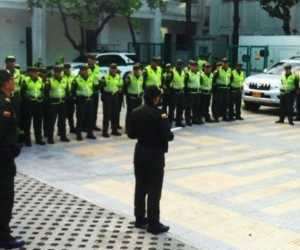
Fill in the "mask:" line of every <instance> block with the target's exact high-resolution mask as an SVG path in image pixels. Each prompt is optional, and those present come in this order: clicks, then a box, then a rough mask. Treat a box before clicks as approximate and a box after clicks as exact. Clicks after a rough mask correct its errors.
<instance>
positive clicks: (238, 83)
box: [231, 70, 245, 88]
mask: <svg viewBox="0 0 300 250" xmlns="http://www.w3.org/2000/svg"><path fill="white" fill-rule="evenodd" d="M232 76H233V79H232V82H231V87H233V88H242V87H243V81H244V78H245V77H244V72H243V71H241V72H240V73H238V72H237V71H236V70H233V71H232Z"/></svg>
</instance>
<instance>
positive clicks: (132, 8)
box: [27, 0, 167, 26]
mask: <svg viewBox="0 0 300 250" xmlns="http://www.w3.org/2000/svg"><path fill="white" fill-rule="evenodd" d="M27 2H28V6H29V7H30V8H33V7H41V6H42V5H43V4H45V5H46V6H47V7H50V8H55V7H58V6H60V7H62V9H63V10H64V12H65V14H66V16H68V17H70V18H71V19H73V20H74V21H76V22H77V23H78V24H79V25H80V26H83V25H85V24H95V23H97V22H98V19H99V15H100V14H113V15H120V16H124V17H129V16H131V15H132V14H133V13H134V12H136V11H138V10H139V9H140V8H141V7H142V6H143V1H140V0H27ZM146 2H147V5H148V7H149V8H151V9H156V8H160V9H161V10H165V8H166V5H167V0H146Z"/></svg>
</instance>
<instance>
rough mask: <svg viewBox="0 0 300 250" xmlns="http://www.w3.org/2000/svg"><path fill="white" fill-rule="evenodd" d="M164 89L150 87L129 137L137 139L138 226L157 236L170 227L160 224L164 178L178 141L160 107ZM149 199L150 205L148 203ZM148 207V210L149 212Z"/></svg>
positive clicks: (135, 163) (136, 111) (135, 159)
mask: <svg viewBox="0 0 300 250" xmlns="http://www.w3.org/2000/svg"><path fill="white" fill-rule="evenodd" d="M160 95H161V93H160V89H159V88H158V87H157V86H155V85H153V86H149V87H146V89H145V93H144V100H145V104H144V105H142V106H141V107H139V108H137V109H135V110H134V111H133V112H132V115H131V120H130V123H131V125H130V126H129V131H128V137H129V138H131V139H137V144H136V146H135V152H134V174H135V180H136V183H135V194H134V215H135V218H136V220H135V227H137V228H143V229H145V228H146V226H147V224H148V228H147V231H148V232H150V233H153V234H160V233H164V232H167V231H168V230H169V229H170V227H168V226H165V225H163V224H161V223H160V206H159V203H160V198H161V191H162V185H163V177H164V166H165V153H166V152H168V142H169V141H172V140H173V139H174V135H173V133H172V132H171V131H170V126H169V122H168V118H167V115H166V114H165V113H164V112H163V111H162V110H161V109H159V108H158V107H157V105H158V104H159V103H160V100H159V99H160ZM146 196H147V203H146ZM146 204H147V209H146ZM146 210H147V219H146Z"/></svg>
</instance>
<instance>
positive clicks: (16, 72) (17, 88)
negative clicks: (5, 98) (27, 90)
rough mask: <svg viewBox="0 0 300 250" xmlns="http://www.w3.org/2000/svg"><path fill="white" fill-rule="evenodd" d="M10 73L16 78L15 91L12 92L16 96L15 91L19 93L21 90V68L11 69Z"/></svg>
mask: <svg viewBox="0 0 300 250" xmlns="http://www.w3.org/2000/svg"><path fill="white" fill-rule="evenodd" d="M5 69H6V68H5ZM6 70H7V69H6ZM10 73H11V74H12V75H13V79H14V91H13V92H12V93H11V96H14V94H15V93H19V92H20V90H21V82H22V75H21V71H20V70H19V69H14V71H13V72H11V71H10Z"/></svg>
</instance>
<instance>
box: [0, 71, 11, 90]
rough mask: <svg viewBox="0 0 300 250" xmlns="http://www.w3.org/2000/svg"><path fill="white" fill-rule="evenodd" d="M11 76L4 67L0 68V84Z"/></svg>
mask: <svg viewBox="0 0 300 250" xmlns="http://www.w3.org/2000/svg"><path fill="white" fill-rule="evenodd" d="M12 78H13V76H12V75H11V74H10V73H9V72H8V71H7V70H5V69H0V86H2V85H3V84H4V83H5V82H6V81H8V80H9V79H12Z"/></svg>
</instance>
